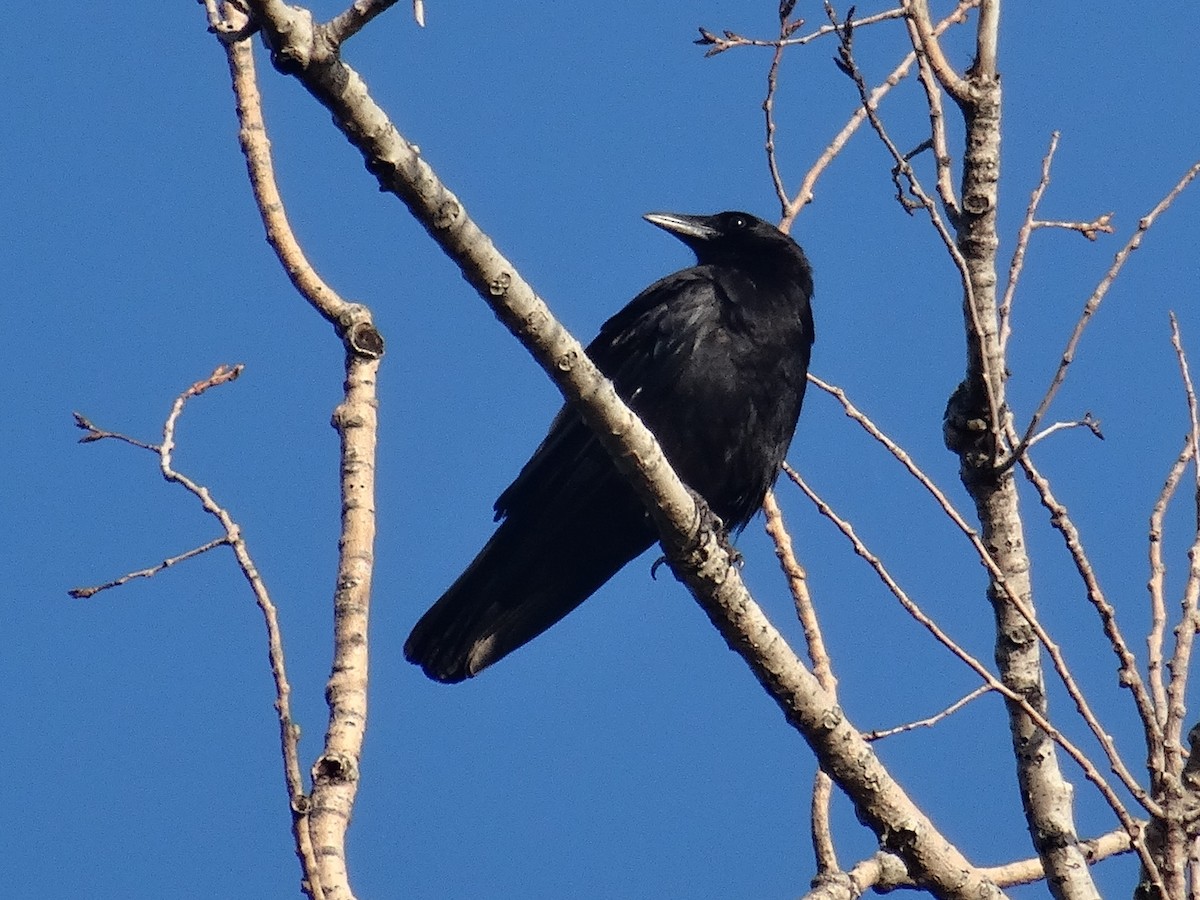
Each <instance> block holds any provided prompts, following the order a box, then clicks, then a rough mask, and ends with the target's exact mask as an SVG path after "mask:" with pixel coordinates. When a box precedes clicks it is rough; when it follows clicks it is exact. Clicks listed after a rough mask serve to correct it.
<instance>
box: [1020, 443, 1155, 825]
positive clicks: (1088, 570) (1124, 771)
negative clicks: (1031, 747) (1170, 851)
mask: <svg viewBox="0 0 1200 900" xmlns="http://www.w3.org/2000/svg"><path fill="white" fill-rule="evenodd" d="M1013 437H1015V434H1014V435H1013ZM1021 467H1022V469H1024V471H1025V475H1026V477H1027V478H1028V479H1029V482H1030V484H1032V485H1033V487H1034V489H1035V490H1036V491H1037V493H1038V497H1039V498H1040V499H1041V502H1042V506H1044V507H1045V508H1046V510H1047V511H1048V512H1049V513H1050V524H1051V525H1053V526H1054V528H1055V530H1057V531H1058V532H1059V533H1060V534H1061V535H1062V537H1063V541H1064V542H1065V544H1066V547H1067V551H1068V552H1069V553H1070V555H1071V560H1072V562H1074V564H1075V570H1076V571H1077V572H1078V573H1079V577H1080V579H1081V580H1082V581H1083V584H1084V587H1085V589H1086V590H1087V597H1088V601H1089V602H1090V603H1091V604H1092V606H1093V607H1094V608H1095V610H1096V612H1097V613H1098V614H1099V616H1100V623H1101V626H1102V627H1103V628H1104V634H1105V637H1107V638H1108V641H1109V644H1110V645H1111V646H1112V648H1113V652H1114V653H1115V654H1116V656H1117V661H1118V663H1119V669H1118V673H1119V678H1120V683H1121V685H1122V686H1123V687H1127V688H1129V691H1130V693H1131V694H1132V695H1133V700H1134V705H1135V706H1136V708H1137V711H1138V715H1139V716H1140V717H1141V720H1142V728H1143V731H1144V734H1145V737H1146V745H1147V749H1148V750H1149V751H1150V753H1151V754H1152V753H1153V749H1154V746H1155V744H1156V743H1160V742H1161V741H1162V731H1161V729H1160V727H1159V724H1158V719H1157V717H1156V716H1155V712H1154V704H1153V702H1152V700H1151V698H1150V694H1149V692H1148V691H1147V690H1146V686H1145V684H1144V683H1143V682H1142V676H1141V673H1140V672H1139V670H1138V665H1137V658H1136V657H1135V656H1134V655H1133V653H1132V652H1131V651H1130V649H1129V645H1128V643H1126V641H1125V636H1124V635H1123V634H1122V633H1121V629H1120V627H1119V626H1118V625H1117V613H1116V610H1115V609H1114V608H1113V605H1112V604H1111V603H1109V601H1108V598H1107V597H1106V596H1105V594H1104V589H1103V588H1101V587H1100V582H1099V580H1098V579H1097V577H1096V572H1095V569H1093V568H1092V564H1091V560H1090V559H1088V555H1087V551H1086V550H1085V549H1084V546H1083V541H1082V539H1081V537H1080V535H1079V530H1078V529H1077V528H1076V527H1075V523H1074V522H1073V521H1072V520H1071V516H1070V514H1069V513H1068V511H1067V508H1066V507H1065V506H1064V505H1063V504H1062V503H1061V502H1059V500H1058V498H1057V497H1055V496H1054V493H1053V491H1052V490H1051V489H1050V482H1049V480H1048V479H1047V478H1046V477H1045V476H1043V475H1042V473H1041V472H1039V471H1038V469H1037V467H1036V466H1035V465H1034V464H1033V460H1031V459H1030V458H1029V455H1028V454H1024V455H1022V456H1021ZM1030 624H1031V625H1033V627H1034V628H1035V629H1036V630H1037V632H1038V637H1039V638H1041V639H1042V643H1043V644H1044V645H1045V647H1046V649H1047V651H1048V652H1049V653H1050V657H1051V659H1052V660H1053V661H1054V668H1055V670H1056V671H1057V672H1058V674H1059V677H1060V678H1061V679H1062V681H1063V684H1064V685H1065V686H1066V688H1067V692H1068V693H1069V694H1070V695H1071V699H1072V700H1074V701H1075V706H1076V708H1077V709H1078V710H1079V714H1080V715H1081V716H1082V717H1083V719H1084V721H1085V722H1087V724H1088V727H1089V728H1090V729H1091V731H1092V734H1094V735H1095V736H1096V740H1097V741H1099V742H1100V745H1101V746H1102V747H1103V748H1104V752H1105V754H1106V755H1107V756H1108V760H1109V763H1110V764H1111V765H1112V768H1113V772H1114V773H1116V775H1117V776H1118V777H1119V778H1120V779H1121V781H1122V782H1123V783H1124V784H1125V787H1126V788H1127V789H1128V790H1129V792H1130V793H1131V794H1133V795H1134V797H1136V798H1137V800H1138V802H1139V803H1141V804H1142V806H1143V808H1145V809H1146V810H1147V811H1148V812H1150V813H1151V814H1152V815H1155V816H1157V815H1161V813H1162V809H1161V807H1160V806H1159V805H1158V804H1157V803H1155V802H1154V800H1153V798H1151V797H1150V796H1149V795H1148V794H1147V793H1146V791H1145V789H1143V788H1142V787H1141V786H1140V785H1139V784H1138V783H1137V779H1135V778H1134V777H1133V774H1132V773H1131V772H1130V771H1129V770H1128V768H1127V767H1126V766H1125V764H1124V762H1123V761H1122V760H1121V757H1120V755H1119V754H1118V752H1117V748H1116V744H1115V743H1114V742H1113V739H1112V737H1111V736H1110V735H1109V734H1108V732H1107V731H1106V730H1105V729H1104V728H1103V726H1102V725H1101V723H1100V722H1099V720H1098V719H1097V717H1096V716H1095V714H1094V713H1093V712H1092V709H1091V707H1090V705H1089V704H1088V702H1087V700H1086V698H1085V697H1084V694H1083V691H1082V690H1081V689H1080V688H1079V686H1078V685H1077V684H1076V683H1075V679H1074V677H1073V676H1072V675H1071V673H1070V668H1069V667H1068V665H1067V662H1066V659H1065V658H1064V657H1063V655H1062V652H1061V650H1060V648H1059V647H1058V646H1057V644H1055V643H1054V642H1052V641H1050V639H1049V635H1048V634H1046V633H1045V631H1044V630H1043V629H1042V628H1041V626H1040V624H1038V623H1035V622H1032V621H1031V622H1030Z"/></svg>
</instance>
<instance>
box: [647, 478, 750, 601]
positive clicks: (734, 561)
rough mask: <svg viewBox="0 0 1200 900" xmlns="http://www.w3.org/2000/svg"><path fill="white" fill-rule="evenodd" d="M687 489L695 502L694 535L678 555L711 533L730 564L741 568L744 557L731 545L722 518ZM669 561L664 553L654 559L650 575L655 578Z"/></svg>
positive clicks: (692, 548) (702, 542)
mask: <svg viewBox="0 0 1200 900" xmlns="http://www.w3.org/2000/svg"><path fill="white" fill-rule="evenodd" d="M685 487H686V485H685ZM687 491H688V493H689V494H691V495H692V502H693V503H695V504H696V525H695V531H694V532H693V533H694V535H695V537H694V539H693V541H692V542H691V545H690V546H688V547H682V548H680V551H679V554H678V555H681V554H683V553H687V552H690V551H692V550H695V549H697V548H699V547H701V546H703V544H704V539H705V536H706V535H708V534H712V535H713V536H714V537H715V538H716V541H717V544H718V545H719V546H720V548H721V549H722V550H724V551H725V553H726V555H727V556H728V557H729V562H730V564H731V565H734V566H737V567H738V568H741V567H742V565H743V564H745V562H746V558H745V557H744V556H742V553H741V551H740V550H738V549H737V547H735V546H733V541H732V540H731V539H730V537H729V529H728V528H726V527H725V522H724V520H723V519H722V518H721V517H720V516H718V515H717V514H716V513H715V512H713V511H712V507H711V506H709V505H708V501H707V500H705V499H704V498H703V497H702V496H701V495H700V494H699V493H698V492H696V491H694V490H693V489H692V488H690V487H689V488H688V489H687ZM670 561H671V560H670V555H668V554H664V555H662V556H660V557H659V558H658V559H656V560H655V561H654V562H653V563H652V564H651V566H650V577H651V578H657V577H658V570H659V568H660V567H661V566H662V564H663V563H668V564H669V563H670Z"/></svg>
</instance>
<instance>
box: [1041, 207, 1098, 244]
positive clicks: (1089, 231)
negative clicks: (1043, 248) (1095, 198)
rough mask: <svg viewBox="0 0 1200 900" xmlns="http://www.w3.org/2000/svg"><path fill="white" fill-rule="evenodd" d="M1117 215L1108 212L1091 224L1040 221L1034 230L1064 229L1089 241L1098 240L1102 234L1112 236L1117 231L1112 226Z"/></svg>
mask: <svg viewBox="0 0 1200 900" xmlns="http://www.w3.org/2000/svg"><path fill="white" fill-rule="evenodd" d="M1114 215H1115V213H1111V212H1106V213H1104V215H1102V216H1097V217H1096V218H1094V219H1092V221H1090V222H1059V221H1057V220H1046V219H1038V220H1037V221H1035V222H1033V223H1032V225H1033V227H1034V229H1038V228H1062V229H1064V230H1066V231H1078V232H1079V233H1080V234H1082V235H1083V236H1084V237H1085V238H1087V239H1088V240H1089V241H1094V240H1096V238H1097V236H1099V235H1101V234H1112V233H1113V232H1114V231H1115V230H1116V229H1114V228H1113V226H1112V220H1113V216H1114Z"/></svg>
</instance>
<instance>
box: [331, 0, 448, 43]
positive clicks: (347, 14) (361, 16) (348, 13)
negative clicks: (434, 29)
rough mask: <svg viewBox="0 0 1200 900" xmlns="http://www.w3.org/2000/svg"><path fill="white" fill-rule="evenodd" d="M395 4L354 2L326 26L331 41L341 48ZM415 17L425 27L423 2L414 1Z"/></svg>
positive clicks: (388, 0)
mask: <svg viewBox="0 0 1200 900" xmlns="http://www.w3.org/2000/svg"><path fill="white" fill-rule="evenodd" d="M395 3H396V0H354V2H353V3H351V4H350V6H349V7H348V8H347V9H345V10H343V11H342V12H340V13H338V14H337V15H336V16H334V17H333V18H332V19H330V20H329V22H328V23H327V24H326V25H325V31H326V33H327V34H328V35H329V40H330V41H331V42H332V44H333V46H335V47H340V46H341V45H342V44H344V43H345V42H346V41H348V40H349V39H350V38H352V37H354V35H356V34H358V33H359V32H360V31H362V29H363V28H364V27H365V26H366V24H367V23H368V22H370V21H371V20H372V19H374V18H375V17H376V16H377V15H379V14H380V13H382V12H386V11H387V10H388V9H389V8H390V7H392V6H393V5H394V4H395ZM413 17H414V18H415V19H416V20H417V24H418V25H420V26H422V27H424V25H425V5H424V3H423V2H422V0H413Z"/></svg>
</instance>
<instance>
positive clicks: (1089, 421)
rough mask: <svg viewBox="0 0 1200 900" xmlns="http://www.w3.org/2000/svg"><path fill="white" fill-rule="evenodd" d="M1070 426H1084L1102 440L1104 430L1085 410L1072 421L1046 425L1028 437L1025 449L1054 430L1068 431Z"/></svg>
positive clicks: (1034, 444) (1039, 441) (1048, 435)
mask: <svg viewBox="0 0 1200 900" xmlns="http://www.w3.org/2000/svg"><path fill="white" fill-rule="evenodd" d="M1072 428H1086V429H1087V430H1088V431H1090V432H1091V433H1092V434H1093V435H1095V436H1096V437H1098V438H1100V440H1104V432H1103V431H1101V430H1100V420H1099V419H1096V418H1093V416H1092V414H1091V413H1090V412H1085V413H1084V414H1083V418H1082V419H1076V420H1075V421H1074V422H1055V423H1054V424H1053V425H1048V426H1046V427H1045V428H1043V429H1042V430H1041V431H1039V432H1038V433H1037V434H1035V435H1034V436H1033V437H1031V438H1030V439H1029V443H1028V444H1026V445H1025V449H1026V450H1029V448H1030V447H1034V446H1036V445H1037V444H1039V443H1041V442H1042V441H1044V440H1045V439H1046V438H1048V437H1050V435H1052V434H1055V433H1056V432H1059V431H1068V430H1070V429H1072Z"/></svg>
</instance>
